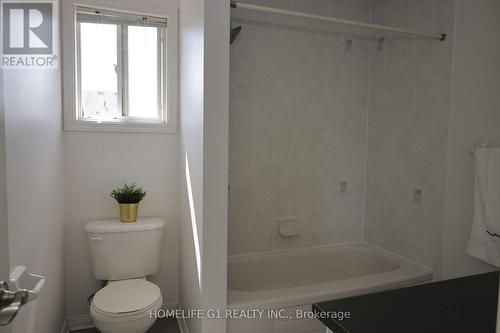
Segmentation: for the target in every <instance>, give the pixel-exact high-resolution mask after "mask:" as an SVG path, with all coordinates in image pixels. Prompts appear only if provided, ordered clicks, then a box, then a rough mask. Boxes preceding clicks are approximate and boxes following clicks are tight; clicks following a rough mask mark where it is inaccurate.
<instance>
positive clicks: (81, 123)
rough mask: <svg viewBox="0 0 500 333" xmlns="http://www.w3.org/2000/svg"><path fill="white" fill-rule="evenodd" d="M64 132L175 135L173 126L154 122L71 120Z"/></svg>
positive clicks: (175, 131) (175, 129)
mask: <svg viewBox="0 0 500 333" xmlns="http://www.w3.org/2000/svg"><path fill="white" fill-rule="evenodd" d="M64 131H67V132H71V131H84V132H125V133H177V127H176V126H175V125H174V124H168V123H165V122H162V121H154V120H150V119H149V120H147V121H146V120H139V119H136V120H106V121H95V120H73V121H71V122H66V123H65V124H64Z"/></svg>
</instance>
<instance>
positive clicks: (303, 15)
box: [231, 0, 446, 41]
mask: <svg viewBox="0 0 500 333" xmlns="http://www.w3.org/2000/svg"><path fill="white" fill-rule="evenodd" d="M231 8H241V9H249V10H255V11H258V12H265V13H272V14H278V15H286V16H293V17H299V18H306V19H312V20H321V21H328V22H333V23H339V24H344V25H351V26H355V27H360V28H367V29H374V30H381V31H388V32H395V33H399V34H405V35H411V36H418V37H425V38H430V39H437V40H440V41H444V40H445V39H446V34H445V33H441V34H439V33H430V32H420V31H413V30H408V29H402V28H396V27H390V26H386V25H380V24H373V23H366V22H358V21H351V20H346V19H340V18H336V17H329V16H321V15H314V14H307V13H300V12H294V11H291V10H286V9H278V8H271V7H263V6H257V5H251V4H247V3H241V2H238V1H235V0H232V1H231Z"/></svg>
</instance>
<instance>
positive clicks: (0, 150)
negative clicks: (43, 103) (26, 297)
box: [0, 69, 11, 333]
mask: <svg viewBox="0 0 500 333" xmlns="http://www.w3.org/2000/svg"><path fill="white" fill-rule="evenodd" d="M3 77H4V74H3V69H0V252H1V253H3V254H4V255H3V256H1V257H0V280H3V281H6V280H7V279H9V273H10V272H9V268H10V266H9V232H8V223H7V179H6V175H7V172H6V170H5V164H6V161H5V110H4V91H3V87H4V82H3ZM10 332H11V329H10V326H4V327H0V333H10Z"/></svg>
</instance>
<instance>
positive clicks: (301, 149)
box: [229, 0, 454, 269]
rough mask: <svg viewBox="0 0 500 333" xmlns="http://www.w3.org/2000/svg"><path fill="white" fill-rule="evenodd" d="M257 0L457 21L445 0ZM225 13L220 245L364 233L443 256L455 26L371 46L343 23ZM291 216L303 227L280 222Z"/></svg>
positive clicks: (438, 22)
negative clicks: (225, 167) (228, 42)
mask: <svg viewBox="0 0 500 333" xmlns="http://www.w3.org/2000/svg"><path fill="white" fill-rule="evenodd" d="M254 3H257V4H262V5H265V6H274V7H278V8H285V9H292V10H298V11H302V12H311V13H318V14H322V15H331V16H336V17H344V18H350V19H355V20H362V21H370V20H372V19H373V20H374V21H375V22H376V23H382V24H390V25H396V26H402V27H406V28H411V29H418V30H424V31H425V30H428V31H446V32H448V33H451V32H452V30H453V20H454V18H453V1H452V0H374V1H373V2H372V1H370V0H366V1H361V0H360V1H356V0H342V1H337V0H318V1H312V0H311V1H301V0H297V1H293V0H281V1H278V0H275V1H259V2H257V1H254ZM233 14H234V15H233V17H232V21H233V23H235V24H242V25H243V31H242V33H241V35H240V37H239V39H238V40H237V41H236V42H235V43H234V44H233V46H232V49H231V92H230V154H229V159H230V161H229V163H230V164H229V173H230V186H231V189H230V200H229V253H230V254H240V253H252V252H265V251H271V250H279V249H284V248H296V247H308V246H317V245H324V244H336V243H345V242H356V241H363V240H365V241H367V242H369V243H372V244H375V245H378V246H381V247H383V248H385V249H387V250H390V251H393V252H395V253H398V254H400V255H403V256H406V257H409V258H411V259H413V260H415V261H418V262H420V263H423V264H426V265H429V266H432V267H434V268H437V269H439V265H440V260H441V259H440V258H441V255H440V253H441V251H440V250H441V230H442V225H443V218H444V184H445V179H446V175H445V173H446V144H447V128H448V117H449V102H448V101H449V92H450V76H451V73H450V72H451V64H450V62H451V50H452V43H451V40H452V38H449V39H448V41H447V42H445V43H440V42H433V41H415V40H408V39H405V40H401V39H387V40H385V41H384V43H383V44H382V47H381V49H379V46H380V45H379V44H378V43H377V42H373V43H371V42H369V41H367V40H366V39H365V40H363V39H362V38H357V37H352V36H351V37H349V36H347V37H346V35H345V34H335V33H333V32H332V31H339V29H340V28H342V27H335V29H334V30H332V29H329V27H328V26H321V25H319V24H317V25H315V23H313V22H311V21H300V20H293V19H289V18H287V19H284V18H281V17H279V16H276V15H274V16H270V15H264V14H253V13H251V12H244V11H234V12H233ZM351 31H352V29H351ZM346 38H353V39H352V49H349V50H346V45H345V40H346ZM367 143H368V144H367ZM366 147H368V149H366ZM365 179H366V181H367V183H366V200H365ZM342 182H347V190H346V191H345V192H343V193H342V192H341V191H340V186H341V185H340V184H341V183H342ZM365 206H366V207H365ZM365 208H366V209H365ZM365 212H366V213H365ZM365 214H366V216H365ZM287 216H297V217H298V218H299V223H300V227H301V234H300V235H299V236H297V237H292V238H289V239H285V238H283V237H281V236H279V234H278V231H277V224H278V218H279V217H287Z"/></svg>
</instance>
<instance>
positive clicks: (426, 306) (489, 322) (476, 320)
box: [313, 272, 499, 333]
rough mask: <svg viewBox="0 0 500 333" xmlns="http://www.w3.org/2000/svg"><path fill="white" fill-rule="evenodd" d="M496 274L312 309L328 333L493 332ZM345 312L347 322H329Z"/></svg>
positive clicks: (380, 294)
mask: <svg viewBox="0 0 500 333" xmlns="http://www.w3.org/2000/svg"><path fill="white" fill-rule="evenodd" d="M498 287H499V272H493V273H486V274H479V275H473V276H468V277H463V278H458V279H451V280H444V281H439V282H431V283H427V284H422V285H417V286H413V287H406V288H401V289H395V290H390V291H384V292H379V293H374V294H368V295H362V296H355V297H348V298H343V299H338V300H333V301H329V302H323V303H317V304H313V311H314V312H315V314H316V316H317V318H319V317H321V316H323V317H325V316H328V315H329V317H330V318H319V319H320V320H321V321H322V322H323V324H325V325H326V326H327V327H328V328H329V329H330V330H332V331H333V332H334V333H417V332H418V333H448V332H449V333H495V331H496V315H497V303H498ZM339 312H344V313H340V315H344V316H345V315H346V314H347V312H349V313H350V318H348V319H347V317H346V316H345V317H346V318H344V319H343V320H339V319H338V318H337V319H335V318H333V317H335V315H337V317H338V316H339Z"/></svg>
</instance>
